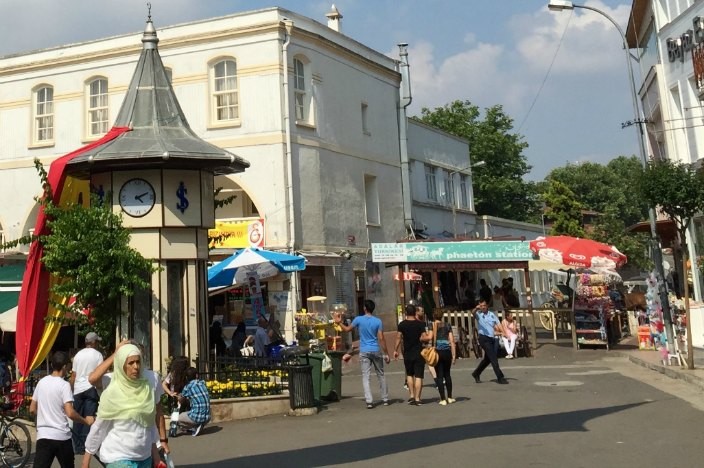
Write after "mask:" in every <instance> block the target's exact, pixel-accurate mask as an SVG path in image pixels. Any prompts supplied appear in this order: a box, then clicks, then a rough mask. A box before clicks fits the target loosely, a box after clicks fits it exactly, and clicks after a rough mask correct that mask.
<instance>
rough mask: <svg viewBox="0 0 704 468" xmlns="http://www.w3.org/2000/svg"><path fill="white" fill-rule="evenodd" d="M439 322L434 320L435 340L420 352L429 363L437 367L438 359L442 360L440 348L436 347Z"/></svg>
mask: <svg viewBox="0 0 704 468" xmlns="http://www.w3.org/2000/svg"><path fill="white" fill-rule="evenodd" d="M437 329H438V328H437V322H435V321H434V322H433V342H432V344H431V345H430V346H427V347H425V348H423V349H422V350H421V352H420V355H421V356H423V359H425V362H427V363H428V365H429V366H432V367H435V365H437V363H438V361H439V360H440V356H439V355H438V350H437V349H435V334H436V333H437Z"/></svg>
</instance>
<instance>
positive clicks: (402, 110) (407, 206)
mask: <svg viewBox="0 0 704 468" xmlns="http://www.w3.org/2000/svg"><path fill="white" fill-rule="evenodd" d="M398 51H399V53H398V55H399V56H400V57H401V59H400V61H399V62H398V71H399V73H401V84H400V86H399V97H400V100H399V106H398V120H399V122H398V138H399V150H400V153H401V197H402V198H403V224H404V226H405V229H406V231H407V234H408V236H409V237H411V236H413V214H412V213H411V177H410V171H409V170H408V136H407V134H406V132H407V128H408V119H407V116H406V108H407V107H408V106H409V105H410V104H411V101H412V96H411V78H410V73H409V68H408V44H406V43H403V42H402V43H400V44H399V45H398Z"/></svg>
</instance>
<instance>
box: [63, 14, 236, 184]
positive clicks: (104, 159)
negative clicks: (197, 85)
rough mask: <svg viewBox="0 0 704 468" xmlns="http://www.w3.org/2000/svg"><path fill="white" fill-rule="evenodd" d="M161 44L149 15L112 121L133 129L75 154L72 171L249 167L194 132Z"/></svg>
mask: <svg viewBox="0 0 704 468" xmlns="http://www.w3.org/2000/svg"><path fill="white" fill-rule="evenodd" d="M158 42H159V39H158V38H157V35H156V30H155V29H154V24H153V23H152V19H151V15H149V18H148V19H147V25H146V28H145V29H144V34H143V36H142V43H143V45H144V46H143V49H142V53H141V55H140V56H139V62H137V68H136V70H135V72H134V75H133V77H132V81H131V82H130V87H129V89H128V90H127V95H126V96H125V100H124V102H123V103H122V108H121V109H120V113H119V114H118V116H117V120H116V121H115V124H114V126H115V127H129V128H130V129H131V131H128V132H125V133H123V134H121V135H120V136H118V137H117V138H115V139H114V140H111V141H109V142H107V143H105V144H103V145H100V146H97V147H95V148H92V149H90V150H88V151H85V152H84V153H82V154H80V155H78V156H76V157H74V158H73V159H72V160H71V161H70V162H69V167H68V169H69V170H71V172H83V171H89V172H96V171H98V172H103V171H111V170H127V169H148V168H169V169H206V170H209V171H213V172H214V173H215V174H231V173H235V172H242V171H244V170H245V169H246V168H248V167H249V162H248V161H246V160H245V159H243V158H240V157H239V156H236V155H234V154H232V153H230V152H228V151H225V150H224V149H222V148H219V147H217V146H215V145H212V144H210V143H208V142H206V141H204V140H202V139H201V138H200V137H198V136H197V135H196V134H195V133H194V132H193V130H191V128H190V126H189V125H188V122H187V121H186V117H185V116H184V115H183V111H182V110H181V106H180V105H179V103H178V100H177V99H176V95H175V94H174V90H173V88H172V87H171V83H170V82H169V80H168V78H167V76H166V71H165V70H164V64H163V63H162V61H161V57H160V56H159V50H158V48H157V43H158Z"/></svg>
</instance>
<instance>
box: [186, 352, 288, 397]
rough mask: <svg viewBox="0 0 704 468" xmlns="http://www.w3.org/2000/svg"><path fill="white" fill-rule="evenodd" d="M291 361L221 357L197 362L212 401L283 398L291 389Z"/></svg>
mask: <svg viewBox="0 0 704 468" xmlns="http://www.w3.org/2000/svg"><path fill="white" fill-rule="evenodd" d="M289 363H290V361H282V360H280V359H271V358H263V357H245V358H229V357H228V358H220V359H218V360H216V361H199V362H198V363H197V368H198V373H199V375H200V378H201V379H202V380H204V381H205V385H206V386H207V387H208V392H209V393H210V398H211V399H220V398H242V397H253V396H266V395H280V394H282V393H283V392H284V390H285V389H286V388H287V386H288V370H287V365H288V364H289Z"/></svg>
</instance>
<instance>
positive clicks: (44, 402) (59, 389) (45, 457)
mask: <svg viewBox="0 0 704 468" xmlns="http://www.w3.org/2000/svg"><path fill="white" fill-rule="evenodd" d="M69 366H70V360H69V358H68V354H66V353H64V352H63V351H57V352H55V353H54V355H53V356H52V357H51V369H52V372H51V375H47V376H46V377H44V378H43V379H41V380H40V381H39V383H38V384H37V386H36V388H35V389H34V394H33V395H32V403H31V404H30V405H29V411H30V413H32V414H36V415H37V448H36V455H35V457H34V466H35V467H36V468H49V467H50V466H51V464H52V462H53V461H54V458H56V459H57V460H58V461H59V465H61V468H67V467H68V468H73V466H74V455H73V446H72V444H71V429H70V428H69V426H68V420H69V419H71V420H73V421H74V422H76V423H80V424H84V425H85V426H86V427H88V426H89V425H91V424H92V423H93V421H94V418H92V417H88V418H83V417H82V416H81V415H80V414H78V413H77V412H76V411H75V410H74V409H73V394H72V393H71V385H69V383H68V382H66V380H64V377H66V373H67V372H68V369H69Z"/></svg>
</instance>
